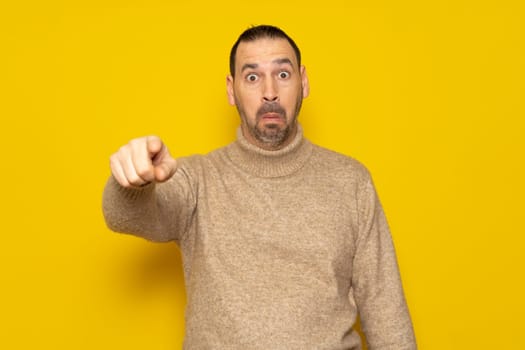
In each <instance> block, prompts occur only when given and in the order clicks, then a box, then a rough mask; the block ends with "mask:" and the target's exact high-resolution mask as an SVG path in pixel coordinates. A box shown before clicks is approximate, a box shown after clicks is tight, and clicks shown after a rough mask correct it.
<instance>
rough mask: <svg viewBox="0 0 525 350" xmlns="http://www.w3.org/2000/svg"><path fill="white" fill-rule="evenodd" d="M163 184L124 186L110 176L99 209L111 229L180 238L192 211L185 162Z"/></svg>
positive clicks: (193, 189) (192, 195)
mask: <svg viewBox="0 0 525 350" xmlns="http://www.w3.org/2000/svg"><path fill="white" fill-rule="evenodd" d="M178 162H179V167H178V169H177V171H176V173H175V175H174V176H173V177H172V178H171V179H169V180H168V181H166V182H164V183H159V184H149V185H146V186H144V187H142V188H124V187H122V186H120V185H119V184H118V182H117V181H116V180H115V179H114V178H113V177H112V176H111V177H110V178H109V179H108V181H107V183H106V186H105V188H104V193H103V197H102V211H103V214H104V219H105V221H106V225H107V226H108V227H109V228H110V229H111V230H113V231H115V232H121V233H128V234H133V235H136V236H139V237H142V238H145V239H147V240H150V241H155V242H168V241H177V242H178V241H180V240H181V238H182V237H183V236H184V235H185V233H186V232H187V230H188V227H189V225H190V223H191V220H192V219H193V215H194V213H195V210H196V199H195V198H196V196H195V192H196V186H197V185H196V184H195V181H194V176H191V171H190V169H189V168H188V166H187V164H186V162H185V161H184V160H183V159H182V160H178Z"/></svg>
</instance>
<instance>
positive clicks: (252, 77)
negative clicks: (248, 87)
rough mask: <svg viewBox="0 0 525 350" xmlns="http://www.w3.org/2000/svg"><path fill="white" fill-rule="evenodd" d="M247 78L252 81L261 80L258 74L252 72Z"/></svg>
mask: <svg viewBox="0 0 525 350" xmlns="http://www.w3.org/2000/svg"><path fill="white" fill-rule="evenodd" d="M246 80H248V81H249V82H250V83H254V82H256V81H257V80H259V77H258V76H257V74H253V73H251V74H248V75H247V76H246Z"/></svg>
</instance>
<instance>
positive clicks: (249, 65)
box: [241, 57, 293, 73]
mask: <svg viewBox="0 0 525 350" xmlns="http://www.w3.org/2000/svg"><path fill="white" fill-rule="evenodd" d="M272 63H274V64H289V65H290V66H292V67H293V64H292V61H291V60H290V59H289V58H286V57H285V58H276V59H275V60H273V61H272ZM257 67H259V65H258V64H257V63H245V64H244V65H243V66H242V68H241V73H242V72H244V71H245V70H246V69H256V68H257Z"/></svg>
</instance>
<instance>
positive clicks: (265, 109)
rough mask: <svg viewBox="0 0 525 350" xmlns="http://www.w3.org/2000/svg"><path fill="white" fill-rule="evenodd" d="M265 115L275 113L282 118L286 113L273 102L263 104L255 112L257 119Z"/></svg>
mask: <svg viewBox="0 0 525 350" xmlns="http://www.w3.org/2000/svg"><path fill="white" fill-rule="evenodd" d="M266 113H276V114H279V115H280V116H282V117H284V116H285V115H286V111H285V110H284V108H283V107H282V106H281V105H280V104H278V103H275V102H273V103H265V104H263V105H262V106H261V107H260V108H259V109H258V110H257V118H261V117H262V116H263V115H264V114H266Z"/></svg>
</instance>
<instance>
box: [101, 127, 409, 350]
mask: <svg viewBox="0 0 525 350" xmlns="http://www.w3.org/2000/svg"><path fill="white" fill-rule="evenodd" d="M178 164H179V168H178V169H177V172H176V173H175V175H174V176H173V178H171V179H170V180H169V181H167V182H166V183H162V184H151V185H148V186H146V187H144V188H141V189H125V188H122V187H120V186H119V185H118V184H117V182H116V181H115V180H114V179H113V178H110V180H109V181H108V183H107V186H106V188H105V191H104V199H103V209H104V215H105V218H106V222H107V224H108V226H109V227H110V228H111V229H113V230H114V231H118V232H127V233H132V234H135V235H137V236H141V237H144V238H146V239H148V240H153V241H176V242H177V243H178V244H179V245H180V247H181V251H182V255H183V264H184V274H185V281H186V292H187V297H188V303H187V308H186V335H185V340H184V349H188V350H193V349H196V350H197V349H198V350H200V349H218V350H226V349H228V350H229V349H232V350H234V349H239V350H251V349H254V350H256V349H260V350H270V349H271V350H279V349H282V350H292V349H297V350H299V349H300V350H307V349H312V350H314V349H315V350H319V349H327V350H336V349H361V344H360V339H359V336H358V334H357V333H356V332H355V331H354V330H353V329H352V326H353V324H354V323H355V321H356V317H357V314H358V313H359V315H360V318H361V323H362V327H363V330H364V332H365V335H366V338H367V343H368V346H369V349H370V350H376V349H385V350H386V349H392V350H394V349H395V350H401V349H415V348H416V344H415V339H414V334H413V330H412V325H411V321H410V316H409V313H408V310H407V307H406V303H405V299H404V296H403V290H402V286H401V282H400V277H399V272H398V267H397V262H396V257H395V252H394V247H393V244H392V239H391V236H390V233H389V229H388V226H387V222H386V220H385V216H384V214H383V211H382V208H381V205H380V203H379V201H378V198H377V196H376V193H375V190H374V186H373V184H372V180H371V178H370V176H369V173H368V172H367V170H366V169H365V168H364V167H363V166H362V165H361V164H360V163H358V162H357V161H355V160H353V159H352V158H349V157H347V156H343V155H341V154H337V153H335V152H332V151H329V150H326V149H324V148H321V147H319V146H316V145H313V144H312V143H310V142H309V141H308V140H306V139H305V138H303V135H302V130H301V129H300V128H299V132H298V134H297V136H296V137H295V139H294V140H293V141H292V143H291V144H290V145H288V146H287V147H286V148H284V149H282V150H279V151H264V150H262V149H259V148H257V147H256V146H253V145H251V144H249V143H248V142H247V141H246V140H245V139H244V137H243V136H242V133H241V132H240V131H239V132H238V139H237V141H236V142H234V143H232V144H230V145H228V146H226V147H224V148H221V149H218V150H216V151H213V152H211V153H209V154H208V155H204V156H191V157H187V158H181V159H179V160H178Z"/></svg>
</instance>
